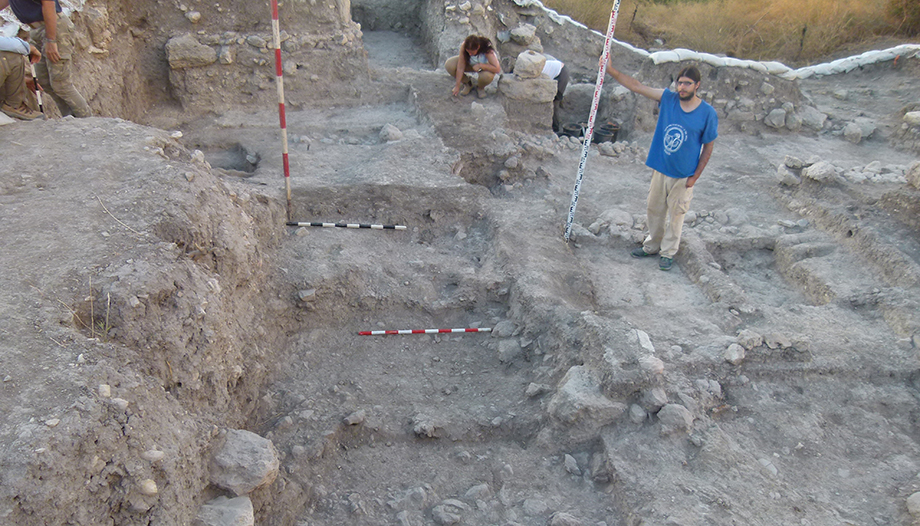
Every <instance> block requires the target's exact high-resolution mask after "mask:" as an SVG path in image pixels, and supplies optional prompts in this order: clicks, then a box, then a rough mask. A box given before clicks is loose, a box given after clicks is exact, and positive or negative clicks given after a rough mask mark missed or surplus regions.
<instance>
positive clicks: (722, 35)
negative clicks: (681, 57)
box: [545, 0, 920, 64]
mask: <svg viewBox="0 0 920 526" xmlns="http://www.w3.org/2000/svg"><path fill="white" fill-rule="evenodd" d="M545 3H546V5H547V6H549V7H552V8H553V9H556V10H558V11H560V12H563V13H565V14H567V15H569V16H571V17H572V18H575V19H577V20H580V21H581V22H583V23H584V24H586V25H587V26H589V27H591V28H593V29H596V30H598V31H601V32H604V31H606V29H607V24H608V21H609V18H610V9H611V7H612V5H613V2H612V0H603V1H602V0H546V2H545ZM918 21H920V0H683V1H681V0H658V1H657V2H653V1H650V0H623V1H621V3H620V9H619V16H618V19H617V28H616V33H615V35H616V38H618V39H620V40H624V41H626V42H630V43H632V44H634V45H637V46H641V47H644V48H649V47H654V46H655V39H661V40H662V41H663V42H664V43H665V44H664V46H665V47H667V48H679V47H682V48H688V49H693V50H696V51H705V52H708V53H716V54H725V55H729V56H736V57H739V58H747V59H755V60H781V61H783V62H786V63H788V64H805V63H811V62H814V61H820V60H822V59H824V58H826V57H828V56H831V55H833V54H835V53H836V52H838V51H839V50H841V49H844V48H848V47H853V46H854V45H859V44H860V43H865V42H870V41H872V40H874V39H877V38H879V37H884V36H893V35H897V34H899V33H900V34H901V35H902V37H903V36H904V35H911V34H914V35H916V34H917V32H918V31H920V27H918V26H920V24H918Z"/></svg>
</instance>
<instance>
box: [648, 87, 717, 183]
mask: <svg viewBox="0 0 920 526" xmlns="http://www.w3.org/2000/svg"><path fill="white" fill-rule="evenodd" d="M658 108H659V109H658V112H659V113H658V125H657V126H656V127H655V136H654V137H653V138H652V146H651V147H650V148H649V150H648V158H647V159H646V160H645V165H646V166H648V167H649V168H651V169H653V170H658V171H659V172H661V173H663V174H665V175H667V176H668V177H674V178H675V179H683V178H684V177H690V176H692V175H693V172H694V171H696V167H697V165H699V162H700V151H701V150H702V148H703V145H704V144H708V143H710V142H712V141H714V140H716V137H718V136H719V117H718V115H716V110H715V109H713V107H712V106H710V105H709V104H708V103H707V102H706V101H700V105H699V106H697V107H696V109H695V110H693V111H691V112H690V113H687V112H685V111H684V110H683V109H682V108H681V107H680V96H679V95H678V94H677V93H675V92H673V91H671V90H664V93H662V94H661V102H660V103H659V104H658Z"/></svg>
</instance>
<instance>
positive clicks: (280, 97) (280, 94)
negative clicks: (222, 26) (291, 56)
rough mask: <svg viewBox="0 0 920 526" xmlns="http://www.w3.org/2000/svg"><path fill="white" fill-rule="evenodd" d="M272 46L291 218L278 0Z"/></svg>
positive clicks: (274, 1)
mask: <svg viewBox="0 0 920 526" xmlns="http://www.w3.org/2000/svg"><path fill="white" fill-rule="evenodd" d="M271 8H272V46H273V47H274V48H275V76H276V77H277V82H276V84H277V85H278V120H279V121H280V123H281V162H282V164H283V166H284V189H285V193H286V194H287V218H288V219H290V218H291V213H292V211H291V163H290V161H289V160H288V137H287V119H286V118H285V115H284V68H283V66H282V63H281V32H280V30H279V23H278V0H271Z"/></svg>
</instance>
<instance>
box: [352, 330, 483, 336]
mask: <svg viewBox="0 0 920 526" xmlns="http://www.w3.org/2000/svg"><path fill="white" fill-rule="evenodd" d="M455 332H492V329H491V328H488V329H472V328H471V329H411V330H403V331H361V332H359V333H358V335H359V336H388V335H390V334H444V333H455Z"/></svg>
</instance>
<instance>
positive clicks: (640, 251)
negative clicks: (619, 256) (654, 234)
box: [630, 247, 655, 258]
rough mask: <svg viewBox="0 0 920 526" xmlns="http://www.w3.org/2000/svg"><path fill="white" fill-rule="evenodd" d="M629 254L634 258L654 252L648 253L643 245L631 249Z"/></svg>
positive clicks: (645, 256) (647, 255)
mask: <svg viewBox="0 0 920 526" xmlns="http://www.w3.org/2000/svg"><path fill="white" fill-rule="evenodd" d="M630 254H632V257H634V258H647V257H649V256H654V255H655V254H649V253H648V252H646V251H645V247H639V248H636V249H633V251H632V252H630Z"/></svg>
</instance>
